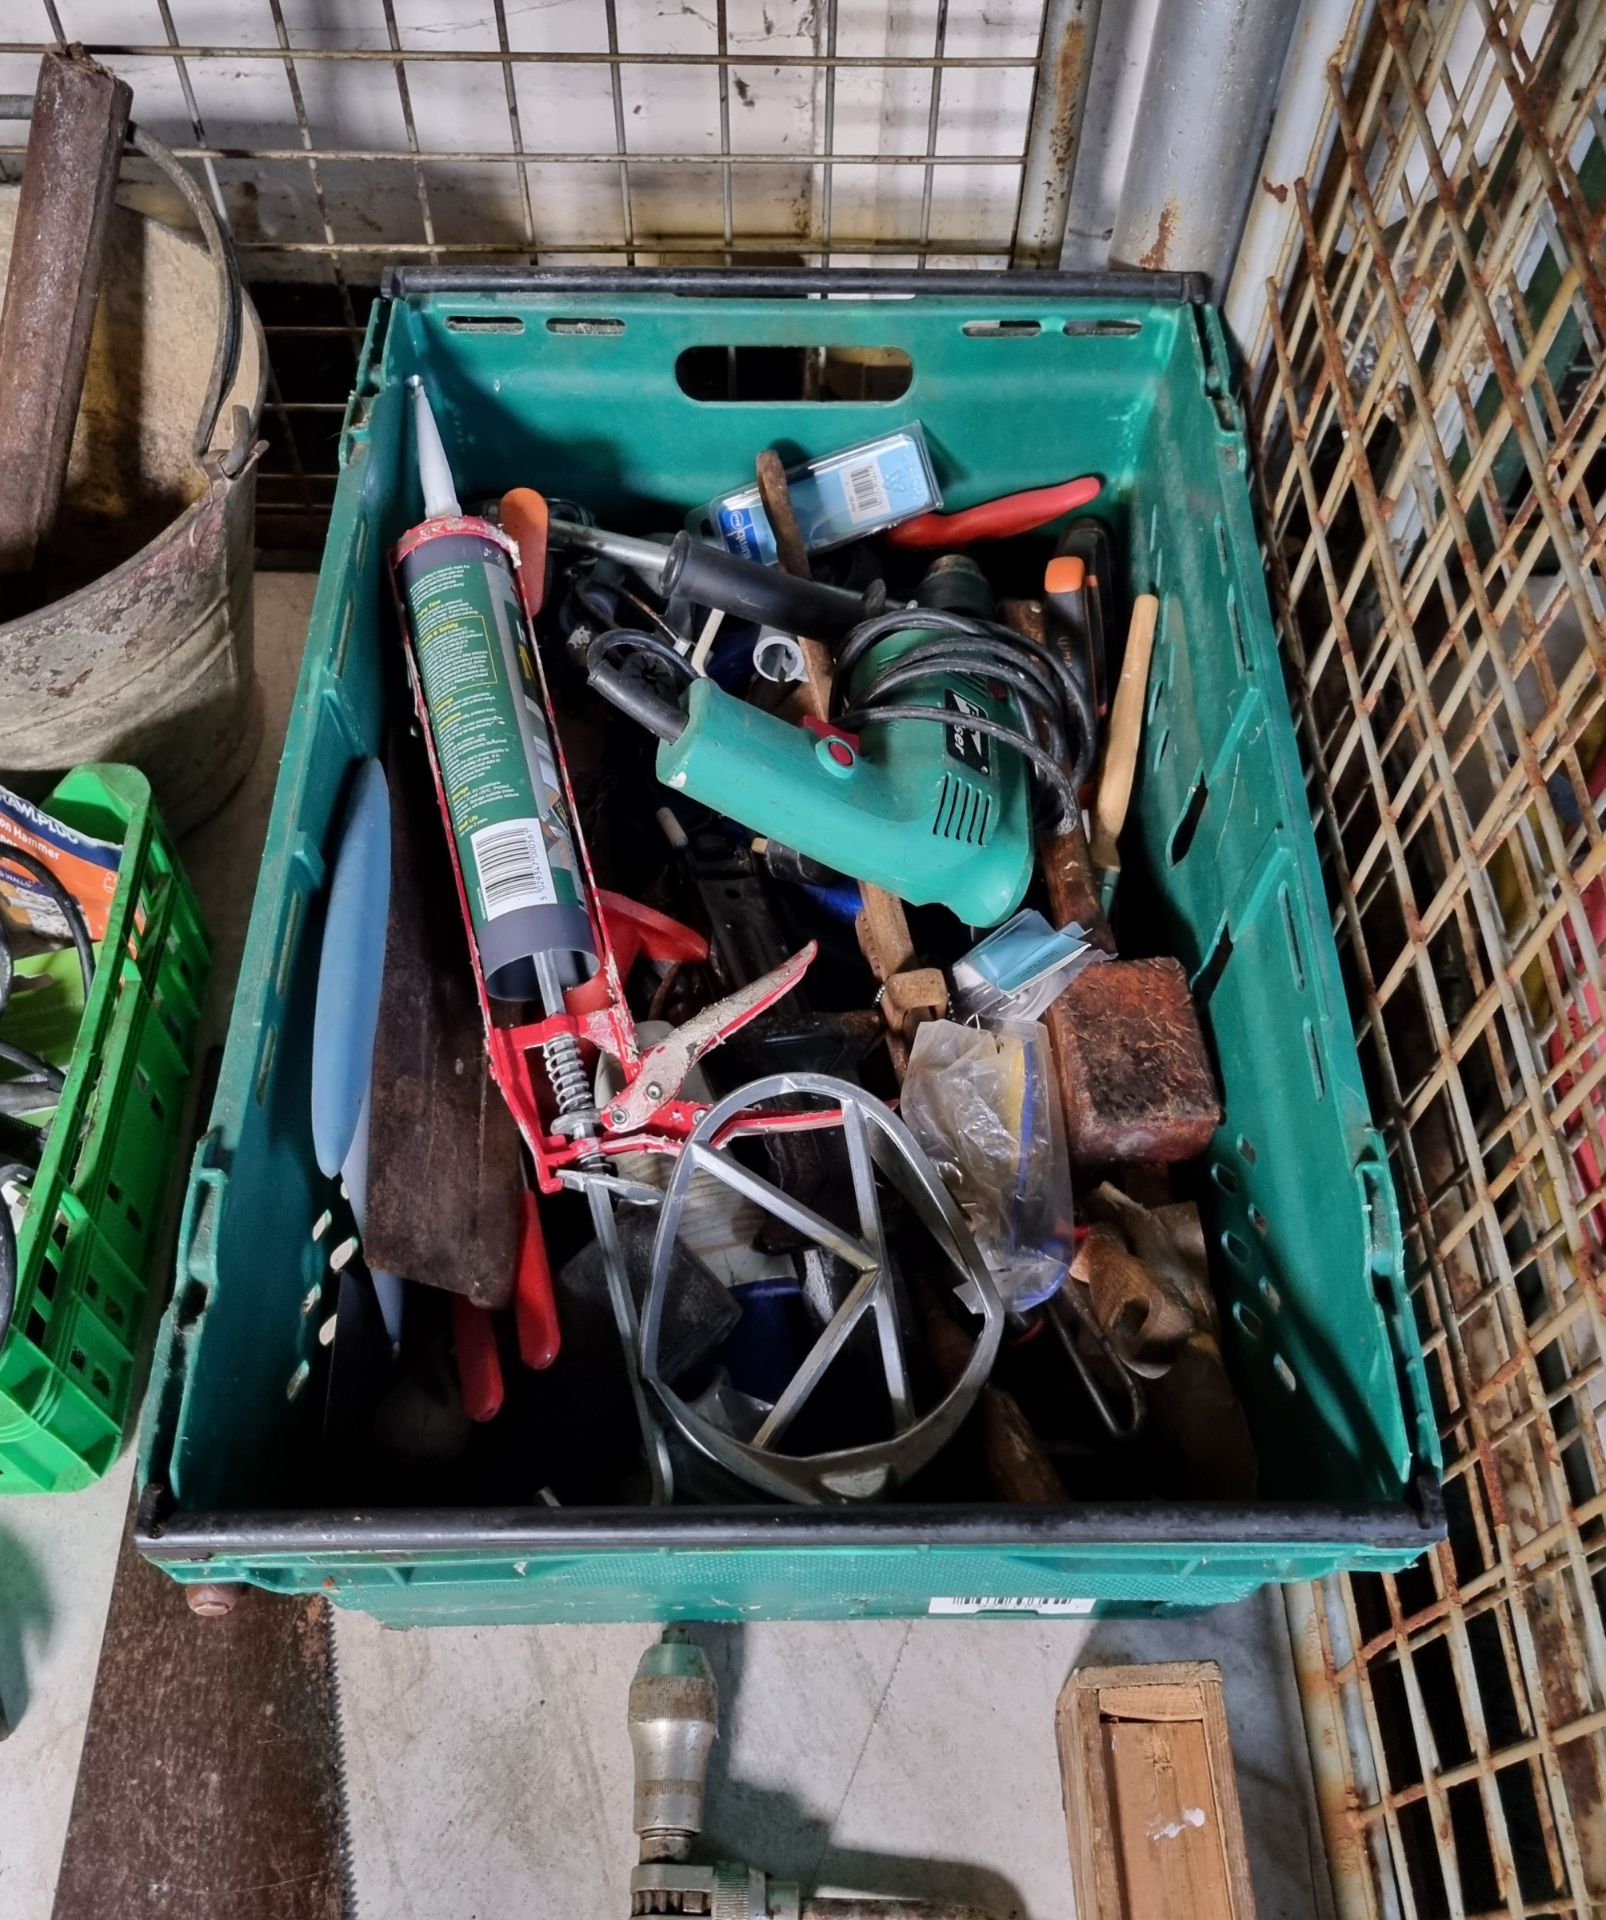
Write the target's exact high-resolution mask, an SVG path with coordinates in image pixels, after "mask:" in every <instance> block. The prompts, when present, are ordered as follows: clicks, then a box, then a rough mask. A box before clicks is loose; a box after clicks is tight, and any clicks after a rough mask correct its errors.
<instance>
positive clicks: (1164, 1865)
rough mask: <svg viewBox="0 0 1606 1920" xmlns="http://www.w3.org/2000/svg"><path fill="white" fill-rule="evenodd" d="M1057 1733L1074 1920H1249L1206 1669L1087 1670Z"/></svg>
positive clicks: (1244, 1860)
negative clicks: (1159, 1918) (1159, 1919)
mask: <svg viewBox="0 0 1606 1920" xmlns="http://www.w3.org/2000/svg"><path fill="white" fill-rule="evenodd" d="M1055 1724H1056V1733H1057V1737H1058V1740H1059V1750H1060V1779H1061V1786H1062V1790H1063V1794H1064V1801H1065V1831H1066V1838H1067V1841H1068V1843H1069V1847H1070V1855H1071V1878H1072V1885H1073V1888H1074V1891H1075V1895H1076V1911H1077V1917H1078V1920H1147V1917H1148V1916H1151V1915H1163V1916H1164V1920H1254V1912H1255V1903H1254V1892H1253V1889H1252V1887H1251V1885H1250V1879H1249V1865H1248V1856H1247V1852H1246V1849H1245V1845H1244V1833H1243V1816H1242V1813H1241V1811H1240V1809H1239V1805H1238V1784H1237V1780H1236V1778H1235V1776H1234V1773H1233V1764H1232V1742H1231V1738H1230V1736H1229V1734H1228V1730H1227V1714H1226V1706H1225V1702H1224V1700H1223V1697H1222V1690H1221V1672H1220V1669H1219V1668H1218V1667H1217V1666H1216V1664H1215V1663H1214V1661H1192V1662H1182V1661H1179V1662H1174V1663H1171V1664H1169V1665H1162V1666H1152V1667H1107V1668H1097V1667H1094V1668H1084V1669H1082V1670H1081V1671H1080V1672H1076V1673H1073V1674H1072V1675H1071V1677H1070V1679H1069V1680H1067V1681H1066V1683H1065V1687H1064V1690H1063V1692H1062V1693H1061V1694H1060V1698H1059V1706H1058V1710H1057V1713H1056V1722H1055Z"/></svg>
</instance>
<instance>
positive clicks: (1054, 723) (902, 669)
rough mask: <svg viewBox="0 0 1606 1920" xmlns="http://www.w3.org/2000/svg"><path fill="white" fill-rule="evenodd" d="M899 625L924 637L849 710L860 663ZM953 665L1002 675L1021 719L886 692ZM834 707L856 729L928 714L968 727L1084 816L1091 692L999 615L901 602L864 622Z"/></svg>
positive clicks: (846, 659)
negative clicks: (1081, 795)
mask: <svg viewBox="0 0 1606 1920" xmlns="http://www.w3.org/2000/svg"><path fill="white" fill-rule="evenodd" d="M899 633H919V634H922V635H923V636H924V637H923V638H921V639H919V640H916V641H915V642H914V643H913V644H912V645H910V646H908V647H906V648H904V649H903V651H902V652H900V653H899V654H898V655H897V657H896V658H895V659H893V660H889V661H887V662H886V664H885V665H884V666H881V667H878V668H876V669H874V670H873V671H872V672H871V673H870V674H869V675H868V676H867V677H865V678H864V679H862V680H861V683H860V684H859V685H857V686H853V687H852V688H851V693H852V698H853V705H852V707H851V708H847V709H846V710H842V709H844V707H845V703H846V701H847V698H848V696H849V691H850V683H851V682H852V680H853V677H854V669H855V668H856V667H857V666H858V665H859V663H860V662H861V661H862V660H863V659H864V657H865V655H866V654H867V653H869V651H870V649H871V648H872V647H875V646H878V645H879V644H880V643H881V642H882V641H883V640H890V639H891V638H892V637H893V636H894V635H895V634H899ZM953 671H962V672H968V673H974V674H977V675H979V676H982V677H984V678H989V679H995V680H997V681H998V682H999V683H1000V684H1001V685H1003V686H1006V687H1008V688H1009V689H1010V692H1011V694H1012V695H1013V696H1014V701H1015V705H1016V707H1017V710H1018V711H1019V712H1020V715H1021V725H1019V726H1010V725H1009V724H1008V723H1007V722H1005V721H1002V720H994V719H991V718H989V717H982V716H977V715H973V714H969V713H952V712H950V711H949V710H948V709H947V708H945V707H937V706H924V705H920V704H912V705H906V704H900V703H896V702H892V701H889V700H888V699H887V697H886V696H887V695H889V694H892V693H894V692H895V691H896V690H897V689H898V688H899V687H905V686H908V685H910V684H911V683H912V682H913V681H916V680H921V679H929V678H931V677H932V676H934V675H935V674H938V673H942V672H953ZM831 707H832V712H833V714H834V715H835V717H836V718H837V722H838V724H839V725H841V726H843V727H846V728H848V729H850V730H852V731H857V730H858V729H860V728H862V727H864V726H867V725H869V724H871V723H872V722H876V721H889V720H920V721H928V722H931V723H933V724H935V725H938V726H946V727H952V726H960V727H964V728H966V729H968V730H969V731H971V732H975V733H980V734H985V735H986V736H987V737H988V738H989V739H993V740H1001V741H1003V742H1004V743H1005V744H1006V745H1008V746H1011V747H1013V748H1014V749H1015V751H1016V752H1017V753H1019V754H1020V755H1021V756H1022V758H1023V759H1025V760H1026V761H1027V762H1029V764H1030V765H1031V767H1032V768H1033V770H1034V771H1035V772H1036V773H1037V775H1038V776H1039V780H1040V784H1041V785H1042V786H1044V787H1046V788H1047V789H1048V790H1049V791H1050V792H1052V793H1053V794H1054V796H1055V798H1056V800H1057V802H1058V812H1059V816H1060V818H1061V819H1062V820H1069V819H1072V818H1074V817H1075V815H1076V810H1077V806H1078V800H1077V792H1078V789H1079V788H1080V787H1081V786H1082V784H1083V782H1084V781H1085V780H1086V779H1087V777H1088V775H1089V774H1090V773H1091V772H1092V770H1093V754H1094V750H1095V748H1096V746H1097V744H1098V719H1097V715H1096V714H1095V712H1094V708H1093V701H1092V698H1091V696H1090V695H1089V693H1088V690H1087V687H1086V686H1085V684H1084V683H1083V681H1082V680H1081V678H1080V677H1079V676H1078V674H1077V673H1076V671H1075V669H1074V668H1073V667H1072V666H1071V665H1070V664H1069V663H1068V662H1067V661H1066V660H1064V659H1063V658H1061V656H1060V655H1059V654H1058V653H1056V652H1055V651H1054V650H1053V649H1052V648H1050V647H1045V646H1040V645H1039V644H1038V643H1037V642H1036V641H1035V640H1031V639H1028V638H1027V636H1026V635H1025V634H1021V633H1016V632H1015V631H1014V630H1013V629H1012V628H1010V627H1005V626H1001V625H1000V624H999V623H998V622H997V621H995V620H984V619H981V618H980V617H979V616H977V615H975V614H969V613H958V612H953V611H950V610H949V609H947V608H940V607H897V608H893V609H890V610H889V611H888V612H886V613H881V614H877V615H875V616H874V618H872V619H869V620H863V621H861V622H860V623H859V625H858V626H856V627H855V628H854V629H853V630H852V632H851V633H849V634H848V636H847V638H846V639H845V640H844V642H843V644H842V648H841V651H840V652H839V653H838V655H837V659H836V667H835V670H834V672H833V674H832V679H831ZM1028 729H1031V730H1030V731H1029V730H1028ZM1072 742H1074V751H1072V748H1071V743H1072Z"/></svg>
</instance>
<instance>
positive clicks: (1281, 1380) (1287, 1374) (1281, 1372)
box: [1271, 1353, 1299, 1393]
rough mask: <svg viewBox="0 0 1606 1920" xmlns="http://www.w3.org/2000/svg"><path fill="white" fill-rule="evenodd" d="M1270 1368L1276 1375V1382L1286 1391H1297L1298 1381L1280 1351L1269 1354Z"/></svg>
mask: <svg viewBox="0 0 1606 1920" xmlns="http://www.w3.org/2000/svg"><path fill="white" fill-rule="evenodd" d="M1271 1370H1272V1372H1273V1373H1274V1374H1276V1376H1277V1384H1278V1385H1279V1386H1280V1387H1282V1388H1283V1390H1284V1391H1285V1392H1287V1393H1298V1391H1299V1381H1298V1379H1297V1378H1296V1377H1295V1374H1294V1370H1293V1368H1292V1367H1291V1366H1289V1364H1288V1362H1287V1361H1286V1360H1285V1359H1284V1358H1283V1357H1282V1355H1281V1354H1280V1353H1274V1354H1273V1355H1272V1356H1271Z"/></svg>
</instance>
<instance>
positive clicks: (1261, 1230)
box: [1249, 1200, 1271, 1239]
mask: <svg viewBox="0 0 1606 1920" xmlns="http://www.w3.org/2000/svg"><path fill="white" fill-rule="evenodd" d="M1249 1224H1250V1226H1252V1227H1253V1228H1254V1230H1255V1232H1256V1233H1258V1234H1259V1235H1260V1236H1261V1238H1262V1239H1264V1238H1265V1236H1266V1235H1267V1234H1268V1233H1269V1232H1270V1231H1271V1222H1270V1221H1269V1220H1268V1219H1267V1218H1266V1216H1265V1215H1264V1214H1263V1213H1262V1212H1261V1211H1260V1209H1259V1207H1257V1206H1256V1205H1255V1203H1254V1202H1253V1201H1252V1200H1251V1201H1250V1203H1249Z"/></svg>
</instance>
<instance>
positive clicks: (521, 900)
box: [396, 531, 596, 1000]
mask: <svg viewBox="0 0 1606 1920" xmlns="http://www.w3.org/2000/svg"><path fill="white" fill-rule="evenodd" d="M396 578H397V581H398V583H399V585H400V588H401V594H402V600H403V603H404V604H405V606H406V609H407V617H408V622H409V624H410V626H411V628H412V635H413V651H414V655H415V657H416V659H417V661H418V672H419V678H420V679H421V680H422V682H423V688H424V703H425V705H426V706H427V707H428V709H429V724H430V732H431V734H432V736H433V738H434V742H435V754H436V758H437V760H438V761H439V764H440V774H441V786H442V789H443V791H444V793H445V795H446V807H447V812H448V815H449V817H450V820H451V829H452V836H453V839H454V840H455V841H456V844H457V858H458V862H459V865H460V866H461V868H462V872H463V886H464V891H465V892H466V893H467V895H468V906H469V917H470V919H471V920H472V921H473V924H474V937H475V940H476V941H477V943H478V946H479V952H480V965H481V967H482V969H483V971H484V974H485V987H486V991H487V992H488V993H490V994H491V995H492V996H493V997H494V998H496V999H499V1000H529V999H534V998H535V997H536V983H535V970H534V966H533V964H532V961H533V956H534V955H536V954H538V953H554V954H559V955H567V954H573V955H577V956H579V958H580V961H581V965H580V966H579V968H578V969H577V970H576V969H574V968H572V967H571V968H569V969H567V971H569V972H571V973H573V974H574V976H575V977H576V978H585V977H587V976H588V975H589V974H591V973H593V972H595V970H596V950H595V945H594V942H593V940H592V936H591V922H590V920H589V919H588V918H587V916H586V912H585V909H584V907H583V906H582V905H581V891H580V884H579V879H578V876H577V871H576V861H575V853H574V840H573V837H572V835H571V832H570V828H569V819H568V811H567V808H566V806H565V804H564V796H563V789H562V784H561V782H560V780H559V778H558V768H557V759H556V756H555V755H554V753H553V750H552V736H551V734H550V732H549V731H548V729H547V723H546V713H545V710H544V709H543V706H542V703H541V692H540V686H539V683H538V682H537V680H536V677H535V663H534V661H533V660H532V659H531V658H530V655H529V651H528V644H527V642H526V639H525V636H524V627H523V620H522V616H521V613H520V610H519V604H518V587H517V583H516V581H515V578H514V574H513V567H512V563H511V561H510V560H509V558H508V556H507V554H506V553H504V552H503V550H502V548H501V547H500V546H499V545H498V544H497V542H496V541H495V540H492V539H489V538H486V537H485V536H483V535H480V534H476V533H472V532H466V531H451V532H444V531H443V532H441V533H439V534H433V535H428V536H426V537H425V538H423V539H422V540H419V541H418V542H417V544H416V545H411V546H410V547H409V548H408V550H407V551H406V552H404V553H402V554H401V555H400V556H399V557H398V559H397V561H396Z"/></svg>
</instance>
